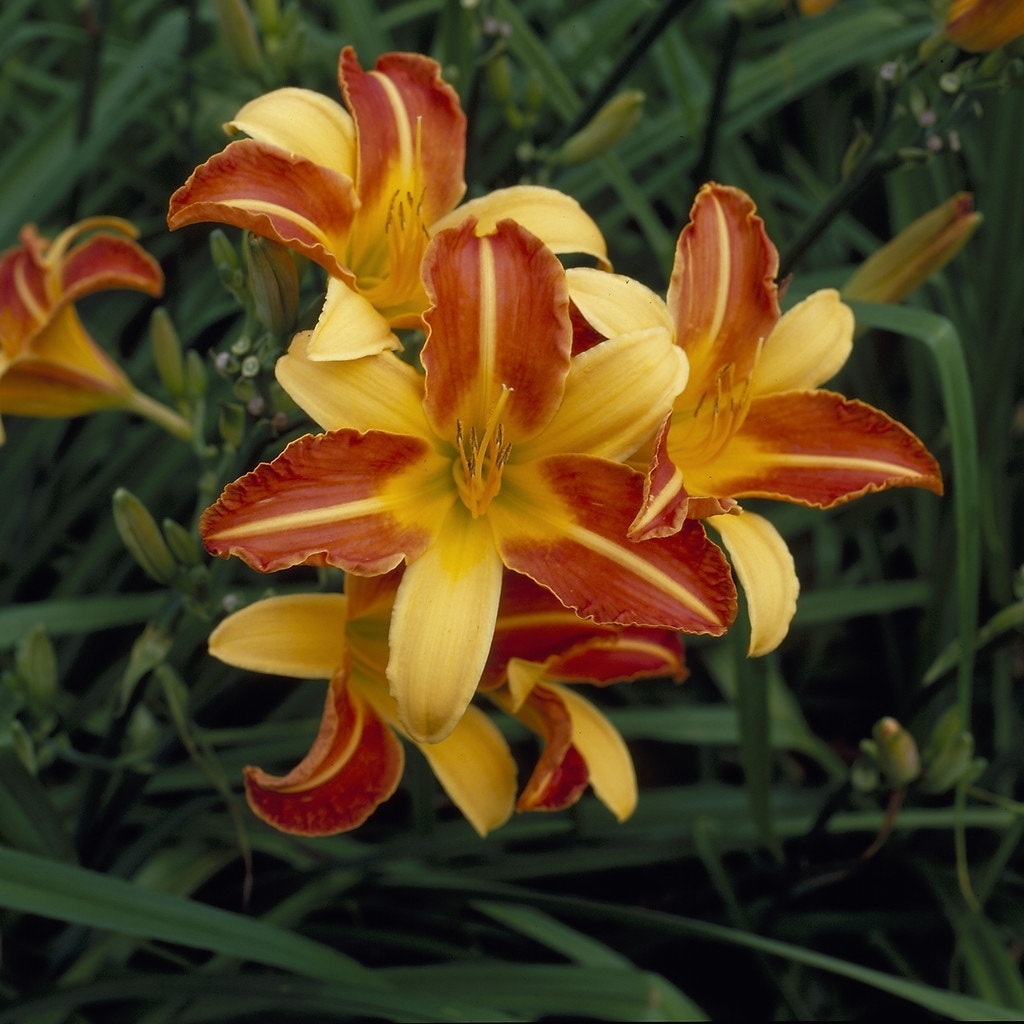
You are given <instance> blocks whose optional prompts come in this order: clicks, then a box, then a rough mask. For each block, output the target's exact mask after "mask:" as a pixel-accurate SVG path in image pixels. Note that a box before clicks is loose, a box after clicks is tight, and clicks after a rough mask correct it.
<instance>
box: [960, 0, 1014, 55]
mask: <svg viewBox="0 0 1024 1024" xmlns="http://www.w3.org/2000/svg"><path fill="white" fill-rule="evenodd" d="M1022 35H1024V4H1022V3H1021V2H1020V0H952V2H951V3H950V5H949V11H948V13H947V14H946V38H947V39H949V40H950V41H951V42H953V43H956V45H957V46H959V47H960V48H961V49H963V50H969V51H970V52H971V53H984V52H987V51H989V50H997V49H998V48H999V47H1000V46H1005V45H1006V43H1009V42H1012V41H1013V40H1014V39H1017V38H1018V37H1019V36H1022Z"/></svg>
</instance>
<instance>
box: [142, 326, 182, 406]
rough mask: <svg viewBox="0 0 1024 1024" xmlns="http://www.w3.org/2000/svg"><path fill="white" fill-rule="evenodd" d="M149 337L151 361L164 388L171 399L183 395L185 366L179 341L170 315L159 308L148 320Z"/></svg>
mask: <svg viewBox="0 0 1024 1024" xmlns="http://www.w3.org/2000/svg"><path fill="white" fill-rule="evenodd" d="M149 336H150V340H151V341H152V344H153V361H154V362H155V363H156V369H157V373H159V374H160V379H161V380H162V381H163V384H164V387H165V388H167V391H168V393H169V394H170V395H171V397H172V398H181V397H183V396H184V394H185V364H184V362H183V360H182V354H181V340H180V338H179V337H178V332H177V331H176V330H175V328H174V323H173V321H172V320H171V315H170V313H168V312H167V310H166V309H164V307H163V306H159V307H158V308H157V309H155V310H153V315H152V317H150V320H149Z"/></svg>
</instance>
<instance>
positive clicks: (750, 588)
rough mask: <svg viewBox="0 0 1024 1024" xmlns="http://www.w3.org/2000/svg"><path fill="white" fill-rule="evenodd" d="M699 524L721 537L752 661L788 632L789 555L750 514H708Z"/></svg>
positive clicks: (792, 573)
mask: <svg viewBox="0 0 1024 1024" xmlns="http://www.w3.org/2000/svg"><path fill="white" fill-rule="evenodd" d="M704 523H705V525H707V526H710V527H711V528H712V529H714V530H717V531H718V533H719V535H720V536H721V538H722V543H723V544H724V545H725V549H726V550H727V551H728V552H729V558H730V559H731V560H732V567H733V570H734V572H735V573H736V575H737V576H738V577H739V580H740V584H741V585H742V587H743V590H744V593H745V594H746V595H747V612H748V614H749V616H750V646H749V648H748V650H747V654H748V655H749V656H750V657H752V658H755V657H759V656H760V655H762V654H767V653H768V652H769V651H774V650H775V648H776V647H778V646H779V644H780V643H782V641H783V640H784V639H785V636H786V634H787V633H788V632H789V624H790V622H792V620H793V615H794V614H795V613H796V599H797V595H798V594H799V593H800V581H799V579H797V575H796V568H795V566H794V564H793V555H792V554H791V552H790V550H789V548H788V547H787V546H786V542H785V541H784V540H783V539H782V537H781V536H780V535H779V531H778V530H776V529H775V527H774V526H772V524H771V523H769V522H768V520H767V519H765V518H763V517H762V516H759V515H756V514H755V513H753V512H743V513H741V514H740V515H727V516H711V517H710V518H708V519H705V520H704Z"/></svg>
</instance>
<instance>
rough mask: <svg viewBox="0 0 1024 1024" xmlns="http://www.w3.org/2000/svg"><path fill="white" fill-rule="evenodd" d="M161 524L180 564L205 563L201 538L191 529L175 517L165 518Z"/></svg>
mask: <svg viewBox="0 0 1024 1024" xmlns="http://www.w3.org/2000/svg"><path fill="white" fill-rule="evenodd" d="M160 525H161V526H162V527H163V531H164V540H165V541H167V546H168V547H169V548H170V549H171V554H172V555H174V557H175V559H176V560H177V561H178V563H179V564H180V565H184V566H185V567H186V568H192V567H193V566H196V565H202V564H203V549H202V548H201V547H200V545H199V538H198V537H197V536H196V535H195V534H194V533H192V531H191V530H186V529H185V527H184V526H182V525H181V524H180V523H176V522H175V521H174V520H173V519H165V520H164V521H163V522H162V523H161V524H160Z"/></svg>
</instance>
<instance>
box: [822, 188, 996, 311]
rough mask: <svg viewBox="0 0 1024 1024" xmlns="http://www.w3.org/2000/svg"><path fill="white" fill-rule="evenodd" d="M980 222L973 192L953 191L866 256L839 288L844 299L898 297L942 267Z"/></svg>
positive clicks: (888, 299)
mask: <svg viewBox="0 0 1024 1024" xmlns="http://www.w3.org/2000/svg"><path fill="white" fill-rule="evenodd" d="M980 223H981V214H980V213H976V212H975V211H974V198H973V196H972V195H971V194H970V193H969V192H958V193H957V194H956V195H955V196H952V197H951V198H950V199H947V200H946V201H945V202H944V203H942V204H941V205H940V206H937V207H935V209H934V210H930V211H929V212H928V213H926V214H925V215H924V216H923V217H918V219H917V220H915V221H914V222H913V223H912V224H910V225H909V226H907V227H905V228H904V229H903V230H902V231H901V232H900V233H899V234H898V235H897V236H896V237H895V238H894V239H893V240H892V241H891V242H888V243H886V244H885V245H883V246H882V248H881V249H879V250H878V252H876V253H873V254H872V255H871V256H869V257H868V258H867V259H866V260H865V261H864V262H863V263H862V264H861V265H860V267H859V268H858V269H857V270H856V271H855V272H854V273H853V275H852V276H851V277H850V279H849V280H848V281H847V282H846V284H845V285H844V286H843V288H842V293H843V298H844V299H862V300H864V301H867V302H899V301H901V300H902V299H904V298H906V296H908V295H909V294H910V293H911V292H912V291H914V289H915V288H917V287H918V286H919V285H921V284H923V283H924V282H925V281H927V280H928V278H929V277H931V276H932V274H934V273H936V272H937V271H939V270H941V269H942V268H943V267H944V266H945V265H946V264H947V263H948V262H949V261H950V260H951V259H952V258H953V257H954V256H955V255H956V254H957V253H958V252H959V251H960V250H961V249H962V248H963V247H964V244H965V243H966V242H967V239H968V238H970V237H971V235H972V234H973V233H974V231H975V229H976V228H977V226H978V225H979V224H980Z"/></svg>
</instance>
